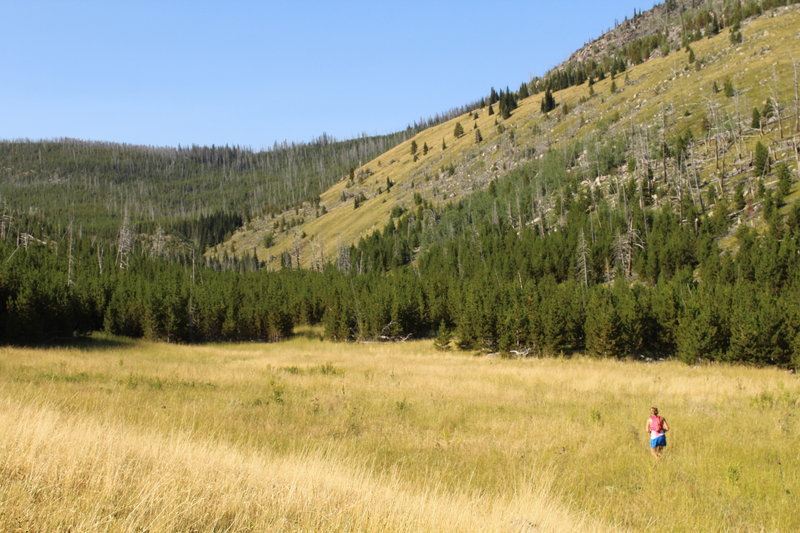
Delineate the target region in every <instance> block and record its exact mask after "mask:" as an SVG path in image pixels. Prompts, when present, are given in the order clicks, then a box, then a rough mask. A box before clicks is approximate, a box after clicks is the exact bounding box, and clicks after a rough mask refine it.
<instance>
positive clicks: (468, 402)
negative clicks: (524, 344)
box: [0, 331, 800, 532]
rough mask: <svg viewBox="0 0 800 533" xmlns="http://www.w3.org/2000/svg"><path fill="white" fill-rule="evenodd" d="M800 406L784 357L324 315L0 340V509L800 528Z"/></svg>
mask: <svg viewBox="0 0 800 533" xmlns="http://www.w3.org/2000/svg"><path fill="white" fill-rule="evenodd" d="M654 404H655V405H658V406H659V408H660V409H661V413H662V414H663V415H664V416H665V417H666V418H667V420H668V421H669V423H670V425H671V427H672V431H671V432H670V433H669V435H668V441H669V444H668V447H667V451H666V453H665V457H664V458H663V460H662V461H660V462H658V463H656V462H655V461H654V460H653V458H652V457H651V456H650V454H649V451H648V448H647V438H648V436H647V434H646V433H645V432H644V422H645V418H646V417H647V415H648V409H649V407H650V406H651V405H654ZM798 405H800V381H798V377H797V376H795V375H792V374H789V373H787V372H785V371H781V370H777V369H774V368H765V369H757V368H744V367H731V366H700V367H689V366H685V365H683V364H681V363H677V362H657V363H639V362H626V361H615V360H613V361H612V360H597V359H588V358H573V359H527V360H505V359H490V358H487V357H475V356H473V355H471V354H467V353H459V352H449V353H443V352H437V351H435V350H434V349H433V346H432V343H431V342H429V341H419V342H406V343H400V344H334V343H329V342H323V341H321V340H319V338H318V337H317V335H316V332H314V331H306V332H302V333H301V334H300V335H298V336H297V337H295V338H294V339H292V340H290V341H287V342H283V343H279V344H238V345H202V346H181V345H169V344H159V343H148V342H143V341H130V340H126V339H116V338H109V337H96V338H94V339H91V340H90V341H88V342H86V343H82V344H80V345H77V346H74V347H69V348H63V347H62V348H37V349H30V348H10V347H5V348H0V425H1V426H2V427H3V431H2V432H1V433H0V530H2V531H82V532H83V531H603V530H607V531H626V530H630V531H644V530H653V528H655V530H658V531H686V530H698V531H714V530H728V531H797V530H800V513H797V512H796V507H795V503H796V496H797V494H798V493H800V476H798V472H800V452H799V451H798V446H797V444H798V442H800V438H799V437H800V421H799V420H798V413H797V408H798Z"/></svg>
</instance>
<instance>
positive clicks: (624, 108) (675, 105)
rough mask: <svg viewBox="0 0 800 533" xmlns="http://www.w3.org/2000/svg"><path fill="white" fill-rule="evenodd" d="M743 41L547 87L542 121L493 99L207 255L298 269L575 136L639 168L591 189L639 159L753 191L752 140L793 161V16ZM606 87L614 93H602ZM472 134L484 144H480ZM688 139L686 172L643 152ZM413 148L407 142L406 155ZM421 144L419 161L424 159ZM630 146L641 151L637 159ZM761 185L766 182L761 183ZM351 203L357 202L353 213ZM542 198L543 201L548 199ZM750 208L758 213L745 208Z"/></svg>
mask: <svg viewBox="0 0 800 533" xmlns="http://www.w3.org/2000/svg"><path fill="white" fill-rule="evenodd" d="M742 34H743V42H741V43H740V44H732V42H731V39H730V30H727V29H726V30H724V31H723V32H721V33H720V34H718V35H716V36H713V37H711V38H704V39H702V40H699V41H696V42H693V43H691V49H692V51H693V54H694V56H695V60H694V61H693V62H690V58H689V56H690V54H689V52H688V51H687V49H685V48H684V49H681V50H677V51H672V52H671V53H669V54H668V55H666V56H665V57H654V58H652V59H650V60H648V61H646V62H644V63H642V64H640V65H637V66H633V67H630V68H628V70H627V71H626V72H625V73H622V74H618V75H617V76H616V79H611V78H610V77H607V78H606V79H604V80H601V81H597V82H596V83H594V85H593V87H592V88H591V89H590V87H589V86H588V84H586V83H584V84H583V85H580V86H574V87H570V88H567V89H564V90H561V91H557V92H555V93H554V96H555V99H556V101H557V103H558V104H559V105H558V107H557V108H556V109H555V110H554V111H552V112H550V113H549V114H544V113H542V112H541V110H540V102H541V98H542V95H541V94H538V95H533V96H530V97H528V98H526V99H523V100H521V101H520V103H519V107H518V108H517V109H516V110H515V111H514V112H513V114H512V116H511V117H510V118H508V119H506V120H503V119H501V118H500V117H499V114H497V111H498V109H497V105H496V104H495V106H494V111H495V114H493V115H489V113H488V108H483V109H480V110H478V111H477V112H475V113H467V114H464V115H462V116H460V117H456V118H454V119H452V120H450V121H447V122H444V123H442V124H439V125H436V126H434V127H431V128H429V129H427V130H425V131H422V132H420V133H419V134H417V135H416V136H414V137H413V138H412V139H409V140H407V141H405V142H404V143H401V144H399V145H397V146H395V147H394V148H392V149H390V150H389V151H387V152H385V153H383V154H381V155H380V156H378V157H376V158H375V159H373V160H371V161H369V162H368V163H366V164H365V165H363V166H361V167H359V168H358V169H356V171H355V173H354V175H353V176H352V178H353V179H350V177H348V176H347V175H344V176H342V179H341V180H340V181H339V182H338V183H336V184H334V185H333V186H332V187H330V188H329V189H328V190H326V191H325V192H324V193H323V194H322V195H321V196H320V202H319V204H318V205H315V204H313V203H306V204H304V206H303V207H302V208H297V209H293V210H291V211H286V212H283V213H280V214H276V215H271V216H267V217H263V218H259V219H254V220H252V221H251V222H250V223H249V224H246V225H245V227H244V228H242V230H241V231H239V232H237V233H236V234H234V235H233V237H232V238H231V239H230V240H228V241H227V242H225V243H223V244H221V245H219V246H218V247H217V248H215V249H213V250H211V251H210V252H209V253H210V254H219V255H222V254H232V255H252V254H253V253H255V254H257V255H258V257H259V258H260V259H261V260H266V261H269V262H270V264H271V265H273V266H278V265H279V264H280V259H279V258H280V255H281V254H287V253H288V254H289V255H291V256H292V257H293V258H297V257H299V258H300V263H301V265H302V266H312V265H314V264H317V263H319V262H320V261H321V260H322V258H325V259H331V258H333V257H335V255H336V253H337V250H338V249H339V247H341V246H349V245H350V244H353V243H355V242H357V241H358V239H359V238H360V237H363V236H365V235H366V234H368V233H370V232H372V231H374V230H376V229H380V228H382V227H383V226H384V225H385V224H386V222H387V221H388V220H389V219H390V216H391V213H392V210H393V209H396V208H397V207H400V208H403V209H409V208H413V207H414V206H415V204H418V203H419V202H420V200H425V201H429V202H432V203H433V204H436V205H441V204H443V203H446V202H452V201H456V200H458V199H461V198H464V197H466V196H467V195H468V194H469V193H470V192H472V191H474V190H476V189H481V188H484V187H486V186H487V185H488V184H489V183H490V182H491V181H492V180H493V179H495V178H497V177H499V176H501V175H503V174H505V173H506V172H508V171H509V170H511V169H513V168H514V167H516V166H518V165H520V164H522V163H524V162H525V161H528V160H531V159H534V158H537V157H539V156H540V155H541V154H542V153H543V152H545V151H546V150H548V149H560V148H564V147H566V146H567V145H568V144H570V143H571V142H572V141H574V140H575V139H581V140H583V141H585V142H590V143H593V145H595V146H600V145H602V144H603V142H604V141H605V140H607V139H612V138H614V137H615V136H622V135H625V136H627V138H628V141H629V145H630V147H631V148H630V152H629V153H628V154H626V156H627V157H628V158H633V159H636V160H637V161H638V164H637V165H636V167H637V169H634V168H633V167H632V166H631V167H630V168H629V167H627V166H626V165H623V166H622V167H621V168H620V169H619V171H618V172H619V174H618V175H601V176H599V177H598V178H597V179H596V180H595V182H594V183H591V184H589V185H590V186H595V185H596V186H601V187H602V186H607V185H609V184H611V183H613V182H615V181H616V180H617V179H618V178H620V177H623V178H624V177H627V176H636V175H637V174H636V173H637V172H642V168H643V165H642V163H648V164H651V167H652V168H653V170H654V171H655V172H662V170H663V172H664V173H665V174H666V175H667V179H668V181H669V180H675V181H680V182H682V183H684V182H685V183H688V184H689V185H690V186H691V187H692V190H693V193H694V194H703V195H705V194H707V193H708V190H709V188H711V187H713V188H715V189H716V194H718V195H719V194H724V195H728V196H732V195H733V193H734V190H735V188H736V186H737V184H738V183H739V182H744V183H745V185H746V186H747V188H752V187H753V186H754V185H755V180H754V179H753V175H752V171H751V168H750V167H751V164H752V159H753V149H754V146H755V144H756V143H757V142H761V143H762V144H764V145H765V146H767V147H768V148H769V150H770V154H771V158H772V160H773V161H781V160H785V161H788V162H791V163H792V164H793V165H796V164H797V160H796V155H795V154H796V148H795V146H796V145H797V143H798V117H797V111H796V105H797V104H796V103H795V102H796V99H795V94H796V88H795V87H796V84H795V80H796V75H795V70H796V69H795V66H794V63H793V58H800V39H799V38H798V37H799V36H800V9H798V7H797V6H794V7H782V8H778V9H775V10H773V11H770V12H768V13H765V14H764V15H762V16H760V17H757V18H753V19H750V20H747V21H745V23H744V24H743V25H742ZM655 55H660V54H655ZM726 80H730V82H731V84H732V86H733V89H734V91H733V96H729V95H727V94H726V92H725V90H723V89H724V87H725V82H726ZM715 85H716V87H717V88H719V89H720V90H719V91H718V92H717V91H715V90H714V86H715ZM612 86H614V87H615V88H616V91H613V92H612ZM768 98H772V99H773V100H774V101H777V102H778V103H779V106H780V111H781V112H780V120H779V119H778V114H777V113H776V114H774V115H773V116H772V117H771V118H770V119H769V120H766V121H765V122H764V125H763V127H762V128H760V129H756V128H752V127H751V111H752V109H753V108H754V107H758V108H759V109H762V108H763V106H764V102H765V100H766V99H768ZM476 115H477V118H475V116H476ZM457 123H460V124H461V125H462V127H463V129H464V131H465V134H464V135H463V136H461V137H459V138H456V137H454V129H455V126H456V124H457ZM476 130H479V131H480V134H481V137H482V139H483V140H482V141H480V142H477V140H476V133H475V131H476ZM687 132H691V135H692V137H691V141H690V143H689V146H688V148H687V153H688V154H689V160H688V162H687V163H686V165H685V167H683V168H677V167H676V166H675V165H674V164H671V163H668V164H667V165H665V166H664V168H663V169H662V168H661V167H659V166H658V164H657V162H656V161H655V160H654V158H653V153H652V152H653V150H652V148H653V146H657V145H659V143H660V142H661V140H663V141H667V140H668V139H671V138H675V137H676V136H680V135H685V134H686V133H687ZM412 142H415V143H416V145H417V153H416V157H415V155H412V150H411V144H412ZM425 145H427V147H428V148H429V150H428V152H427V154H423V147H424V146H425ZM445 145H446V148H445ZM638 145H641V146H644V147H646V149H645V150H642V151H641V153H637V148H636V147H637V146H638ZM598 159H599V158H598V157H597V156H596V154H592V153H582V154H579V155H578V158H577V164H578V165H580V166H582V167H584V168H587V167H589V166H590V165H592V164H595V162H596V160H598ZM798 170H800V169H798ZM615 172H617V171H615ZM772 180H773V178H772V177H770V176H768V177H767V180H766V181H767V185H768V186H769V185H770V184H771V181H772ZM390 183H391V184H392V186H391V188H390V190H388V191H387V185H388V184H390ZM795 196H796V194H795ZM358 197H361V198H362V199H363V201H361V202H360V204H361V205H360V206H359V207H358V208H357V209H355V208H354V201H355V199H356V198H358ZM790 198H792V197H790ZM654 200H655V201H656V202H670V201H671V199H670V198H655V199H654ZM545 202H546V203H547V202H549V203H550V205H552V204H553V202H554V199H552V198H550V199H545ZM753 208H757V206H752V205H751V206H749V207H748V209H749V210H752V209H753ZM742 220H746V219H745V218H743V219H742ZM268 244H269V245H270V246H267V245H268Z"/></svg>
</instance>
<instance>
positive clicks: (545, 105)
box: [541, 89, 556, 113]
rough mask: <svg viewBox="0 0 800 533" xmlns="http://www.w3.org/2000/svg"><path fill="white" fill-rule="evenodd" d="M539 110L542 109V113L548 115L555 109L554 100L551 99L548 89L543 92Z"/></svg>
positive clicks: (551, 94) (551, 95)
mask: <svg viewBox="0 0 800 533" xmlns="http://www.w3.org/2000/svg"><path fill="white" fill-rule="evenodd" d="M541 108H542V113H549V112H550V111H552V110H553V109H555V108H556V100H555V98H553V93H552V92H550V89H547V90H546V91H545V92H544V97H543V98H542V104H541Z"/></svg>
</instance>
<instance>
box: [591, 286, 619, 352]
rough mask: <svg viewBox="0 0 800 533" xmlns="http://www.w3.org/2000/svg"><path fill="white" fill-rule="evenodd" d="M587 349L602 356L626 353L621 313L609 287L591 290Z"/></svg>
mask: <svg viewBox="0 0 800 533" xmlns="http://www.w3.org/2000/svg"><path fill="white" fill-rule="evenodd" d="M585 330H586V349H587V350H589V352H591V353H593V354H595V355H598V356H600V357H619V356H622V355H623V354H625V353H626V350H625V346H624V345H623V334H622V327H621V324H620V319H619V315H618V313H617V310H616V308H615V306H614V302H613V300H612V298H611V294H610V292H609V291H608V289H606V288H604V287H601V288H596V289H595V290H593V291H591V292H590V296H589V304H588V306H587V310H586V326H585Z"/></svg>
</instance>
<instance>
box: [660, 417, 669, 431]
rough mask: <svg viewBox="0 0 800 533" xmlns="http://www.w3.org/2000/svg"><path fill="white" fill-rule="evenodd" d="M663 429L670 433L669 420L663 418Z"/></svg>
mask: <svg viewBox="0 0 800 533" xmlns="http://www.w3.org/2000/svg"><path fill="white" fill-rule="evenodd" d="M661 428H662V429H663V430H664V431H669V424H667V419H666V418H664V417H661Z"/></svg>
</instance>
